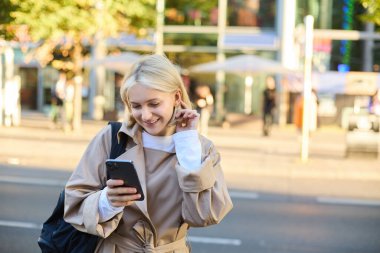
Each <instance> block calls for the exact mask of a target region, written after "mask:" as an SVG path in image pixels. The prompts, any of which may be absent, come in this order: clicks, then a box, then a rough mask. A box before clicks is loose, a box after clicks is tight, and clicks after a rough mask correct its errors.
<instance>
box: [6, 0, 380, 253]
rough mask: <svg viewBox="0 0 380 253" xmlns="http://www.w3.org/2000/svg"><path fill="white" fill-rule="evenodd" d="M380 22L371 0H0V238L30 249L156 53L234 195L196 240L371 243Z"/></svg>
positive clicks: (215, 248)
mask: <svg viewBox="0 0 380 253" xmlns="http://www.w3.org/2000/svg"><path fill="white" fill-rule="evenodd" d="M379 20H380V2H379V1H376V0H340V1H337V0H307V1H296V0H209V1H201V0H194V1H188V0H177V1H171V0H166V1H165V0H140V1H129V0H68V1H51V0H40V1H38V3H37V2H35V1H32V0H2V1H1V2H0V188H1V191H0V192H1V193H0V200H1V203H2V204H1V206H0V241H1V243H0V252H38V245H37V243H36V240H37V238H38V235H39V232H40V226H41V224H42V223H43V221H44V220H46V219H47V217H48V216H49V214H50V213H51V211H52V208H53V206H54V205H55V202H56V200H57V198H58V193H59V192H60V189H61V188H62V187H63V186H64V184H65V182H66V180H67V178H68V177H69V176H70V173H71V171H72V170H73V169H74V168H75V166H76V164H77V162H78V161H79V159H80V157H81V154H82V153H83V152H84V150H85V148H86V146H87V144H88V142H89V141H90V140H91V138H92V137H93V136H94V135H95V134H96V133H97V131H99V130H100V129H101V128H102V127H104V126H105V125H106V124H107V121H110V120H122V119H124V117H125V111H124V106H123V104H122V101H121V99H120V97H119V89H120V85H121V83H122V80H123V76H124V75H125V74H126V73H127V72H128V71H129V68H130V66H131V65H132V64H133V63H134V62H136V61H137V60H139V59H140V58H141V57H142V56H143V55H146V54H152V53H158V54H165V55H166V56H167V57H168V58H169V59H170V60H172V61H173V63H175V64H176V65H177V66H178V71H179V73H180V74H181V76H182V78H183V81H184V83H185V85H186V87H187V88H188V91H189V93H190V95H191V99H192V101H193V103H194V108H196V109H197V110H198V111H199V112H200V113H201V115H202V116H201V117H202V118H201V124H200V129H199V130H200V131H201V133H203V134H204V135H207V136H208V137H209V138H210V139H212V140H213V141H214V143H215V144H216V146H217V148H218V150H219V151H220V152H221V154H222V159H223V160H222V164H223V167H224V171H225V176H226V180H227V182H228V185H229V187H230V189H231V196H232V198H233V200H234V203H235V208H234V210H233V211H232V212H231V214H229V215H228V216H227V217H226V219H225V220H224V221H223V222H222V223H221V224H220V225H218V226H215V227H210V228H207V229H194V230H193V231H192V232H190V237H189V241H190V242H191V244H192V246H193V251H194V252H232V251H234V252H271V253H272V252H299V253H307V252H332V253H336V252H342V253H343V252H344V253H346V252H371V253H372V252H373V253H375V252H376V253H377V252H380V232H379V227H380V162H379V150H380V147H379V142H380V137H379V123H380V119H379V118H380V94H379V92H378V90H379V89H380V53H379V52H380V51H379V50H378V49H379V45H380V44H379V40H380V32H379V25H380V21H379Z"/></svg>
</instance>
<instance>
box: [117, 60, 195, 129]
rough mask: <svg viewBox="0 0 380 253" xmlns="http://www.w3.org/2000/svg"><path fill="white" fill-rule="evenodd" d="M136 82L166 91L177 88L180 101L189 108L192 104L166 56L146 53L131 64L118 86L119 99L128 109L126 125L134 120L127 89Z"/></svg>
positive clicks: (172, 90)
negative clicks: (119, 86)
mask: <svg viewBox="0 0 380 253" xmlns="http://www.w3.org/2000/svg"><path fill="white" fill-rule="evenodd" d="M136 84H140V85H144V86H145V87H148V88H151V89H156V90H159V91H162V92H167V93H172V92H176V91H178V90H179V91H180V93H181V99H182V101H183V102H185V104H186V105H187V106H188V107H189V108H191V105H192V104H191V101H190V98H189V95H188V93H187V91H186V88H185V85H184V84H183V81H182V78H181V76H180V74H179V70H178V69H177V68H176V66H174V65H173V63H172V62H171V61H170V60H169V59H168V58H167V57H166V56H163V55H159V54H153V55H148V56H145V57H143V58H142V59H141V60H139V61H138V62H136V63H135V64H134V65H133V66H132V68H131V70H130V72H129V73H128V74H127V75H126V76H125V78H124V80H123V83H122V85H121V88H120V96H121V99H122V100H123V102H124V104H125V105H126V106H127V109H128V114H129V115H128V125H132V124H134V123H135V122H136V121H135V119H134V118H133V117H132V115H131V106H130V103H129V90H130V88H131V87H133V86H134V85H136Z"/></svg>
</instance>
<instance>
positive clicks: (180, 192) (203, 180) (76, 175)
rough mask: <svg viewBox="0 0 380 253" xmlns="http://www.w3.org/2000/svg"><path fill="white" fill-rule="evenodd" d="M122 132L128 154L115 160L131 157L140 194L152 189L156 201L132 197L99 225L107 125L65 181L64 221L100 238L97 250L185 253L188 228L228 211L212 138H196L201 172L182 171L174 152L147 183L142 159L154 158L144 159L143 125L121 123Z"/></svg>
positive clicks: (108, 142) (107, 151)
mask: <svg viewBox="0 0 380 253" xmlns="http://www.w3.org/2000/svg"><path fill="white" fill-rule="evenodd" d="M121 132H123V133H125V134H127V135H128V143H127V147H126V152H125V153H124V154H122V155H121V156H119V157H118V159H127V160H133V161H134V164H135V167H136V170H137V173H138V176H139V179H140V181H141V184H142V188H143V191H144V195H145V196H148V197H149V193H155V195H154V196H156V197H157V198H159V200H158V201H157V199H156V200H155V201H153V202H150V201H149V198H145V200H144V201H136V202H135V203H134V204H133V205H131V206H128V207H126V208H125V209H124V211H123V212H121V213H119V214H118V215H116V216H114V217H113V218H112V219H110V220H108V221H106V222H103V223H99V213H98V203H99V197H100V193H101V189H102V188H104V187H105V185H106V168H105V160H106V159H108V157H109V155H110V149H111V127H110V126H107V127H105V128H104V129H102V130H101V131H100V132H99V133H98V134H97V135H96V136H95V137H94V139H93V140H92V141H91V143H90V144H89V145H88V147H87V150H86V151H85V153H84V155H83V156H82V159H81V160H80V162H79V164H78V166H77V168H76V170H75V171H74V172H73V174H72V175H71V177H70V179H69V181H68V182H67V185H66V195H65V213H64V217H65V220H66V221H67V222H69V223H71V224H72V225H73V226H74V227H76V228H77V229H79V230H81V231H84V232H87V233H90V234H94V235H98V236H99V237H100V238H101V239H100V240H99V243H98V245H97V248H96V251H95V252H104V253H111V252H152V253H163V252H189V251H190V250H189V248H188V246H187V243H186V235H187V230H188V228H189V227H204V226H208V225H212V224H217V223H219V222H220V221H221V220H222V219H223V217H224V216H225V215H226V214H227V213H228V212H229V211H230V210H231V209H232V202H231V199H230V196H229V194H228V191H227V187H226V183H225V181H224V176H223V172H222V169H221V166H220V155H219V153H218V152H217V151H216V150H215V147H214V146H213V144H212V142H211V141H209V140H208V139H206V138H205V137H202V136H200V140H201V145H202V164H201V166H200V168H199V170H197V171H196V172H188V171H186V169H185V168H183V167H181V166H180V164H179V163H178V161H177V158H176V156H175V154H173V155H172V156H171V157H169V158H168V159H166V160H167V161H166V162H164V163H163V164H164V166H169V167H170V168H169V167H166V168H165V167H164V169H163V168H162V167H160V171H163V173H156V174H155V175H153V176H150V177H149V181H152V182H153V181H154V182H155V184H150V183H149V182H148V181H147V176H148V175H147V172H146V171H145V166H146V165H145V163H147V162H148V163H151V161H154V158H155V157H152V153H149V156H150V157H144V156H145V155H144V153H146V152H144V148H143V146H142V143H141V128H140V127H139V126H138V125H137V124H136V125H134V126H132V127H131V128H127V125H126V124H125V123H123V125H122V127H121V129H120V131H119V133H118V134H119V136H120V134H121ZM153 156H154V152H153ZM152 158H153V159H152ZM147 159H148V160H147ZM152 185H154V187H151V186H152ZM148 186H149V188H147V187H148ZM147 191H148V192H147ZM147 193H148V194H147ZM152 203H153V204H152ZM148 211H150V212H148ZM153 211H154V212H153Z"/></svg>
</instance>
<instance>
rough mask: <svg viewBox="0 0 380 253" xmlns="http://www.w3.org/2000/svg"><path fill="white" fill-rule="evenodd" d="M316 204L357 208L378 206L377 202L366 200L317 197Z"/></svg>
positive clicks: (379, 202)
mask: <svg viewBox="0 0 380 253" xmlns="http://www.w3.org/2000/svg"><path fill="white" fill-rule="evenodd" d="M317 202H319V203H323V204H336V205H357V206H380V201H379V200H366V199H343V198H333V197H317Z"/></svg>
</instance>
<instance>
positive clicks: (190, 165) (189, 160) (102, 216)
mask: <svg viewBox="0 0 380 253" xmlns="http://www.w3.org/2000/svg"><path fill="white" fill-rule="evenodd" d="M142 143H143V147H144V148H151V149H156V150H161V151H164V152H168V153H176V155H177V159H178V162H179V164H180V165H181V166H182V167H184V168H185V169H187V170H189V171H195V170H197V169H198V168H199V167H200V165H201V156H202V147H201V142H200V140H199V138H198V132H197V130H188V131H183V132H179V133H175V134H173V135H169V136H153V135H150V134H149V133H147V132H145V131H143V133H142ZM123 210H124V207H114V206H112V205H111V203H110V202H109V201H108V199H107V187H106V188H104V189H103V190H102V193H101V195H100V198H99V222H104V221H107V220H109V219H111V218H112V217H114V216H115V215H116V214H118V213H120V212H122V211H123Z"/></svg>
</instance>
